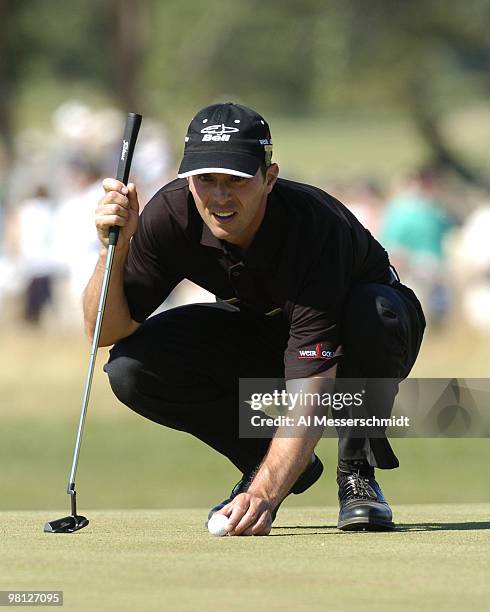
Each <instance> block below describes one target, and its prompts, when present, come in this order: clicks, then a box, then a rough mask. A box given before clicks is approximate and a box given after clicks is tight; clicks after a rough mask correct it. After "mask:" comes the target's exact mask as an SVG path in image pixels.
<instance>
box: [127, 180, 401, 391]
mask: <svg viewBox="0 0 490 612" xmlns="http://www.w3.org/2000/svg"><path fill="white" fill-rule="evenodd" d="M184 278H187V279H189V280H191V281H193V282H194V283H196V284H197V285H200V286H201V287H203V288H204V289H207V290H208V291H210V292H211V293H214V294H215V295H216V296H217V297H218V298H221V299H223V300H229V299H231V298H238V299H239V302H238V307H239V308H244V309H249V310H252V311H255V312H257V313H270V312H271V311H274V310H276V309H281V311H280V312H279V314H277V315H276V316H282V317H283V318H284V320H285V322H286V324H287V325H288V326H289V341H288V345H287V348H286V351H285V353H284V362H285V373H286V378H288V379H291V378H303V377H308V376H313V375H319V374H321V373H322V372H324V371H326V370H327V369H328V368H329V367H331V366H332V365H333V364H334V363H335V362H336V357H337V356H338V355H339V354H341V347H340V338H339V320H340V318H341V312H342V305H343V303H344V300H345V298H346V295H347V293H348V291H349V288H350V287H351V286H352V285H353V284H354V283H364V282H388V280H389V260H388V255H387V253H386V251H385V250H384V249H383V248H382V246H381V245H380V244H379V243H378V242H377V241H376V240H375V239H374V238H373V237H372V236H371V234H370V233H369V232H368V230H366V229H365V228H364V227H363V226H362V225H361V224H360V223H359V221H358V220H357V219H356V218H355V217H354V215H353V214H352V213H351V212H350V211H349V210H348V209H347V208H346V207H345V206H344V205H343V204H341V203H340V202H339V201H338V200H336V199H335V198H333V197H332V196H330V195H329V194H327V193H325V192H324V191H322V190H321V189H318V188H316V187H312V186H310V185H306V184H303V183H296V182H293V181H289V180H285V179H279V180H278V181H277V183H276V185H275V186H274V188H273V190H272V192H271V193H270V195H269V198H268V201H267V209H266V213H265V216H264V219H263V221H262V224H261V226H260V227H259V230H258V232H257V234H256V235H255V238H254V240H253V242H252V244H251V245H250V247H249V249H248V250H247V253H246V254H245V255H242V253H241V252H240V249H238V248H237V247H236V246H234V245H231V244H228V243H226V242H224V241H220V240H218V239H217V238H215V237H214V236H213V235H212V234H211V232H210V230H209V229H208V227H207V226H206V224H205V223H204V222H203V221H202V219H201V217H200V215H199V213H198V211H197V208H196V206H195V203H194V199H193V197H192V194H191V193H190V192H189V188H188V186H187V181H186V180H185V179H178V180H175V181H172V182H171V183H169V184H168V185H165V186H164V187H162V189H160V191H158V192H157V193H156V195H155V196H154V197H153V198H152V199H151V200H150V202H149V203H148V204H147V206H146V207H145V209H144V210H143V213H142V214H141V217H140V222H139V226H138V230H137V232H136V234H135V235H134V237H133V240H132V241H131V246H130V250H129V256H128V260H127V263H126V269H125V277H124V283H125V284H124V287H125V293H126V296H127V299H128V304H129V309H130V312H131V316H132V318H133V319H134V320H135V321H139V322H142V321H144V320H145V319H146V318H147V317H148V316H149V315H150V314H151V313H152V312H153V311H154V310H155V309H156V308H157V307H158V306H159V305H160V304H161V303H162V302H163V301H164V300H165V298H166V297H167V296H168V295H169V293H170V292H171V291H172V289H173V288H174V287H175V286H176V285H177V284H178V283H179V282H180V281H181V280H182V279H184Z"/></svg>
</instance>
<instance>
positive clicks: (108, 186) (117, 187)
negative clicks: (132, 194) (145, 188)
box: [102, 178, 128, 195]
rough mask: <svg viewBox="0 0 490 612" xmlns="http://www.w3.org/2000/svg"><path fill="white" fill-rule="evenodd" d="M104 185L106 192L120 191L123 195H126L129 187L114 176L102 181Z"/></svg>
mask: <svg viewBox="0 0 490 612" xmlns="http://www.w3.org/2000/svg"><path fill="white" fill-rule="evenodd" d="M102 187H103V188H104V191H105V192H106V193H108V192H109V191H117V192H119V193H122V194H123V195H126V194H127V193H128V188H127V187H126V185H125V184H124V183H122V182H121V181H118V180H117V179H114V178H105V179H104V180H103V181H102Z"/></svg>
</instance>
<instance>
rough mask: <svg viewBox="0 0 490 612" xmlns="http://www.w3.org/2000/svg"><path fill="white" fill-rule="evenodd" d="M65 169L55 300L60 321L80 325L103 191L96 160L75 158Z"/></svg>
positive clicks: (95, 254) (58, 217)
mask: <svg viewBox="0 0 490 612" xmlns="http://www.w3.org/2000/svg"><path fill="white" fill-rule="evenodd" d="M68 170H69V174H68V183H69V185H68V186H69V189H68V192H69V195H68V196H67V197H66V198H64V199H62V200H61V201H60V205H59V209H58V211H57V215H56V219H55V224H54V225H55V239H54V245H53V246H54V252H55V255H56V259H57V261H58V262H59V269H60V274H61V279H60V282H59V283H58V286H57V292H56V293H57V298H56V299H57V302H58V305H59V308H58V311H59V312H58V315H59V320H60V322H61V323H62V324H65V325H67V324H77V325H81V320H82V319H81V316H82V314H81V313H82V310H81V309H82V294H83V290H84V288H85V285H86V284H87V282H88V279H89V278H90V276H91V274H92V272H93V270H94V267H95V264H96V262H97V258H98V253H99V241H98V238H97V232H96V229H95V209H96V208H97V202H98V200H99V199H100V198H101V197H102V195H103V193H104V192H103V189H102V177H101V172H100V169H99V166H98V164H97V163H96V162H95V161H93V160H91V159H89V158H86V157H75V158H73V159H71V160H70V161H69V163H68Z"/></svg>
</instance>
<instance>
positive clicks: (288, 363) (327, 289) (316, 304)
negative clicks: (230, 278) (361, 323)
mask: <svg viewBox="0 0 490 612" xmlns="http://www.w3.org/2000/svg"><path fill="white" fill-rule="evenodd" d="M352 248H353V247H352V239H351V237H350V234H349V232H348V230H346V229H343V228H339V227H338V228H337V229H336V230H335V233H334V232H331V235H330V236H329V238H328V240H326V242H325V244H324V247H323V249H322V251H321V253H320V256H319V257H318V258H317V260H316V261H315V262H314V264H313V265H312V266H311V268H310V269H309V271H308V273H307V274H306V275H305V277H304V280H303V282H302V284H301V286H300V288H299V290H298V293H297V295H296V297H295V300H294V303H293V304H292V307H291V311H290V314H289V318H290V330H289V340H288V344H287V347H286V351H285V353H284V366H285V376H286V379H288V380H290V379H293V378H308V377H310V376H321V375H322V374H323V373H325V372H326V371H327V370H329V369H330V368H331V367H332V366H333V365H335V364H336V363H337V362H338V360H339V358H340V357H341V355H342V346H341V342H340V319H341V313H342V306H343V304H344V301H345V298H346V295H347V291H348V289H349V286H350V283H351V279H352V262H353V251H352Z"/></svg>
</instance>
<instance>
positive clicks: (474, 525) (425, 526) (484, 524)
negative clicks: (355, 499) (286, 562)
mask: <svg viewBox="0 0 490 612" xmlns="http://www.w3.org/2000/svg"><path fill="white" fill-rule="evenodd" d="M277 529H281V530H282V529H291V530H293V531H301V530H305V529H308V530H310V529H315V530H318V529H319V530H320V531H309V532H308V533H288V534H286V533H276V534H274V533H271V535H276V536H286V535H320V534H323V535H325V533H326V531H327V530H330V529H335V532H336V533H340V530H339V529H338V528H337V525H284V526H282V525H281V526H277V527H273V528H272V531H274V530H277ZM483 529H490V522H488V521H481V522H468V523H399V524H397V526H396V528H395V529H394V531H385V532H378V533H397V532H398V533H399V532H405V531H417V532H418V531H480V530H483ZM344 533H358V532H356V531H349V532H344ZM361 533H363V532H361Z"/></svg>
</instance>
